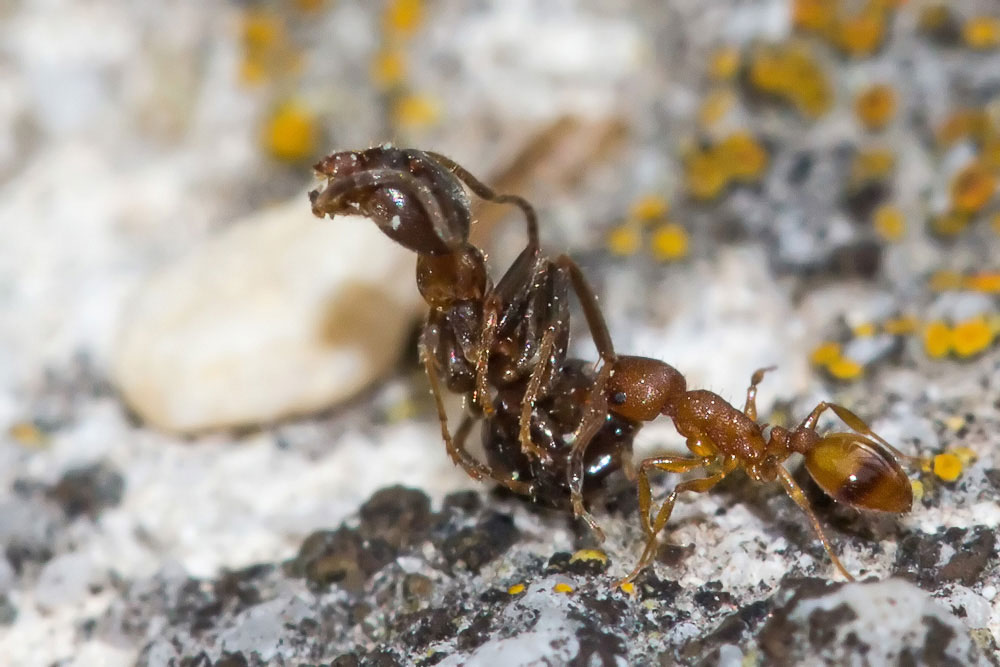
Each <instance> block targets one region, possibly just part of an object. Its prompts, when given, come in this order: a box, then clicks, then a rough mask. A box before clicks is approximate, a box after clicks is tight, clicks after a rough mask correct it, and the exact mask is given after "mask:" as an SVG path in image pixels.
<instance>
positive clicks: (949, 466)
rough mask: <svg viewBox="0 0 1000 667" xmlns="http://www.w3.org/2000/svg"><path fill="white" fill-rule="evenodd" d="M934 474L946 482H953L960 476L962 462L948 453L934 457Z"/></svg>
mask: <svg viewBox="0 0 1000 667" xmlns="http://www.w3.org/2000/svg"><path fill="white" fill-rule="evenodd" d="M934 474H935V475H936V476H937V477H938V478H939V479H942V480H944V481H946V482H954V481H955V480H956V479H958V478H959V477H960V476H961V475H962V461H961V460H960V459H959V458H958V457H957V456H955V455H954V454H951V453H949V452H945V453H944V454H938V455H937V456H935V457H934Z"/></svg>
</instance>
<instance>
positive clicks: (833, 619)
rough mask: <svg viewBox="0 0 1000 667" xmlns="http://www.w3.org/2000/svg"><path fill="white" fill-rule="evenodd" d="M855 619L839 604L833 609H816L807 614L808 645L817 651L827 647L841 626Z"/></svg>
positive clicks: (854, 614) (855, 615) (847, 609)
mask: <svg viewBox="0 0 1000 667" xmlns="http://www.w3.org/2000/svg"><path fill="white" fill-rule="evenodd" d="M857 617H858V615H857V614H856V613H854V610H853V609H851V608H850V607H849V606H847V605H846V604H839V605H837V606H836V607H834V608H833V609H816V610H815V611H813V612H812V613H811V614H809V643H810V644H812V646H813V648H815V649H816V650H817V651H818V650H821V649H823V648H825V647H827V646H829V644H830V642H832V641H833V640H834V639H835V638H836V636H837V630H838V629H839V628H840V627H841V625H843V624H844V623H848V622H850V621H853V620H854V619H856V618H857Z"/></svg>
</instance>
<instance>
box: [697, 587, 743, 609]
mask: <svg viewBox="0 0 1000 667" xmlns="http://www.w3.org/2000/svg"><path fill="white" fill-rule="evenodd" d="M709 583H711V582H709ZM694 601H695V604H697V605H698V606H699V607H701V608H702V609H704V610H705V611H708V612H716V611H719V609H721V608H722V605H732V604H733V603H734V600H733V596H732V595H731V594H729V593H727V592H725V591H720V590H717V589H716V588H715V587H713V586H709V585H708V584H706V585H705V586H703V587H702V588H701V589H700V590H699V591H698V592H697V593H695V594H694Z"/></svg>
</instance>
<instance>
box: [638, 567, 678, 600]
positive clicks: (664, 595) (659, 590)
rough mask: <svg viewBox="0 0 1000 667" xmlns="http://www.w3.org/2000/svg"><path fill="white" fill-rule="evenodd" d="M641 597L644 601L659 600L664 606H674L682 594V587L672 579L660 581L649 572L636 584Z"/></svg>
mask: <svg viewBox="0 0 1000 667" xmlns="http://www.w3.org/2000/svg"><path fill="white" fill-rule="evenodd" d="M636 588H638V589H639V593H640V596H641V597H642V599H643V600H649V599H653V600H657V601H659V602H662V603H664V604H667V605H670V604H673V602H674V600H676V599H677V594H678V593H680V592H681V585H680V584H679V583H677V582H676V581H672V580H670V579H660V578H659V577H657V576H656V575H655V574H653V573H652V572H649V573H648V574H646V575H645V576H644V577H642V578H641V579H639V581H638V582H637V583H636Z"/></svg>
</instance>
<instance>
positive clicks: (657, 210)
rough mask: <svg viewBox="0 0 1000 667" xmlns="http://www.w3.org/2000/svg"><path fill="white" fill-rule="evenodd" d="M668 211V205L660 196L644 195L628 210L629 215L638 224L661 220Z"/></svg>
mask: <svg viewBox="0 0 1000 667" xmlns="http://www.w3.org/2000/svg"><path fill="white" fill-rule="evenodd" d="M669 211H670V204H669V203H668V202H667V200H666V199H664V198H663V197H661V196H660V195H645V196H644V197H640V198H639V199H637V200H636V201H635V202H634V203H633V204H632V207H631V208H630V209H629V215H630V216H631V217H632V218H633V219H635V220H638V221H639V222H644V223H645V222H652V221H654V220H662V219H663V218H665V217H666V216H667V213H668V212H669Z"/></svg>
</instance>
